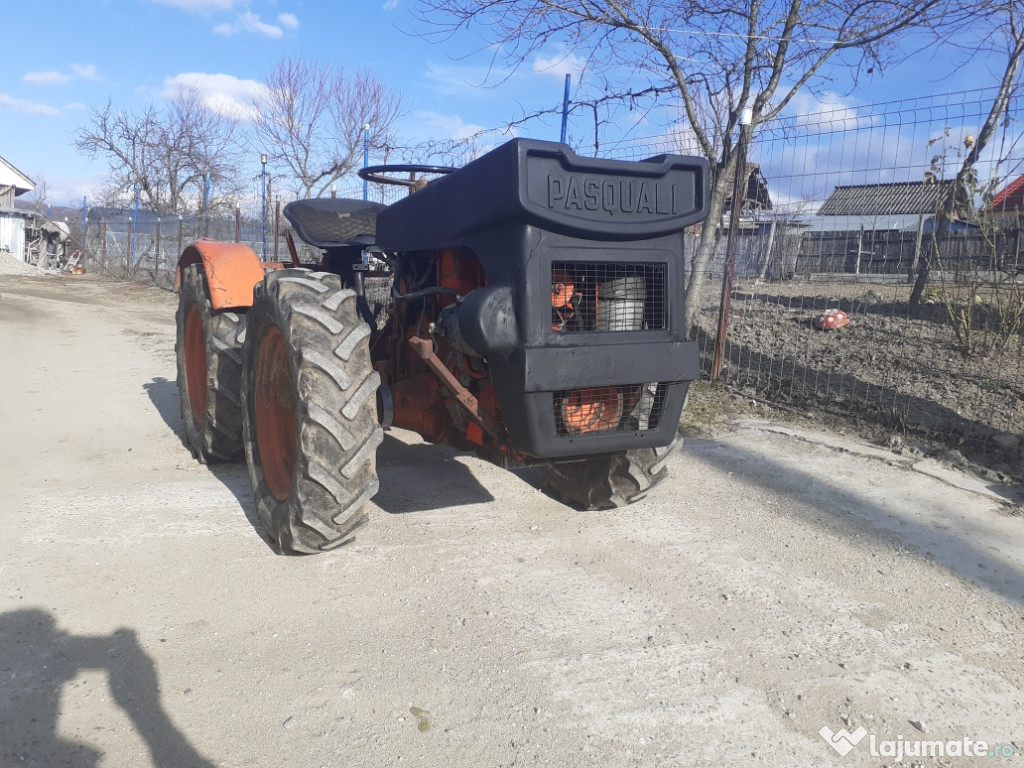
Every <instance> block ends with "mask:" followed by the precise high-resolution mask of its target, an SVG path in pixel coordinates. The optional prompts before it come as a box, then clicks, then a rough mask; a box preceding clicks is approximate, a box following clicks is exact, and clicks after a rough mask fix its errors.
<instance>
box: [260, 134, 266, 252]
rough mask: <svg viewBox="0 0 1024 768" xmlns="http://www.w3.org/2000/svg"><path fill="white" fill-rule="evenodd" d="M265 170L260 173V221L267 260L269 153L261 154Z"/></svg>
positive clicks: (261, 161)
mask: <svg viewBox="0 0 1024 768" xmlns="http://www.w3.org/2000/svg"><path fill="white" fill-rule="evenodd" d="M260 163H261V164H262V165H263V172H262V173H261V174H260V222H261V224H262V226H263V260H264V261H266V260H267V155H266V153H263V154H262V155H260Z"/></svg>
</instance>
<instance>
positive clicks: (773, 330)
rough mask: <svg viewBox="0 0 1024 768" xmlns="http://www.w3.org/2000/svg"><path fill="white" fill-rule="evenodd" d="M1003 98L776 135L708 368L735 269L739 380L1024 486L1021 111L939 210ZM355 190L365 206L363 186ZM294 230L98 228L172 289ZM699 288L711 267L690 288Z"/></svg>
mask: <svg viewBox="0 0 1024 768" xmlns="http://www.w3.org/2000/svg"><path fill="white" fill-rule="evenodd" d="M993 97H994V93H992V92H990V91H986V90H978V91H973V92H969V93H959V94H949V95H943V96H934V97H927V98H917V99H906V100H902V101H898V102H887V103H883V104H867V105H864V104H850V103H846V104H840V103H838V102H837V103H834V104H831V105H822V104H819V103H817V102H815V103H814V104H813V106H811V104H810V103H809V102H808V103H807V104H806V105H805V107H806V108H805V109H804V110H803V111H801V112H799V114H794V115H793V116H791V117H788V118H785V119H780V120H777V121H775V122H773V123H771V124H769V125H766V126H763V127H760V128H759V129H758V130H757V131H756V132H755V133H754V136H753V142H752V144H751V147H750V152H749V157H748V161H749V165H748V168H749V169H750V170H751V171H752V173H751V178H750V180H749V184H748V188H749V189H751V190H753V192H752V193H751V194H750V195H749V200H748V201H747V202H748V206H747V208H745V209H744V210H743V213H742V215H741V216H740V227H739V230H738V236H737V237H736V239H735V248H734V249H733V252H732V253H729V250H728V249H727V247H726V245H727V237H726V229H727V228H726V226H723V225H722V224H723V222H716V224H718V225H719V226H717V227H716V230H717V232H716V235H715V240H714V250H713V256H712V258H711V259H710V261H709V262H708V263H707V264H706V265H705V267H704V268H703V278H704V280H703V288H702V290H701V291H700V293H699V295H698V296H697V297H695V302H696V305H697V307H696V309H697V311H696V321H695V326H694V327H693V329H692V335H693V337H694V338H696V340H697V341H698V342H699V343H700V348H701V359H702V366H703V371H704V375H705V376H710V374H711V372H712V367H713V355H714V347H715V344H716V341H717V340H718V338H719V336H720V327H721V326H720V315H721V312H722V305H723V291H722V281H723V277H724V275H725V273H726V271H727V266H728V265H729V264H730V260H731V261H732V265H733V267H734V283H733V284H732V290H731V291H730V292H729V294H728V296H729V307H728V309H729V311H728V313H727V314H726V316H725V318H724V319H725V324H726V325H727V336H726V344H725V347H724V350H725V353H724V356H723V358H722V360H721V361H720V362H721V370H720V374H719V378H720V380H721V381H722V382H724V383H725V384H726V385H727V386H729V387H731V388H734V389H735V390H737V391H739V392H741V393H744V394H746V395H749V396H750V397H752V398H756V399H759V400H763V401H766V402H768V403H770V404H774V405H781V406H787V407H792V408H795V409H798V410H800V411H802V412H814V413H827V414H834V415H837V416H842V417H844V418H848V419H853V420H855V421H857V422H859V423H860V424H861V425H862V426H865V427H870V428H873V429H876V430H877V431H878V432H879V434H880V435H882V436H883V437H886V438H887V439H889V440H890V441H891V442H892V443H893V444H894V445H895V444H899V443H901V442H902V441H906V440H907V439H908V437H914V438H917V439H920V440H923V441H925V442H927V443H931V444H932V445H943V446H947V447H954V448H957V449H958V450H960V451H961V452H962V453H963V454H964V455H966V456H967V457H968V458H970V459H972V460H974V461H977V462H979V463H982V464H985V465H987V466H989V467H991V468H994V469H997V470H999V471H1002V472H1008V473H1012V474H1018V475H1019V474H1020V465H1021V461H1020V459H1021V455H1020V451H1021V447H1022V446H1021V441H1020V436H1021V434H1022V433H1024V370H1022V362H1021V352H1022V349H1021V328H1022V326H1024V283H1022V281H1021V280H1022V279H1021V277H1020V276H1019V272H1021V271H1024V267H1022V257H1021V243H1022V226H1021V217H1020V212H1019V210H1018V209H1019V208H1020V207H1021V206H1022V200H1024V181H1019V180H1018V179H1019V177H1020V176H1021V173H1022V168H1021V165H1022V161H1024V148H1022V147H1021V145H1020V137H1021V127H1020V126H1021V122H1020V121H1021V117H1022V111H1021V107H1022V101H1021V99H1020V98H1016V99H1014V100H1013V102H1012V103H1011V106H1010V109H1009V113H1008V115H1007V116H1006V119H1005V120H1003V121H1002V123H1001V124H1000V126H999V128H998V130H997V131H996V134H995V136H994V137H993V139H992V141H991V142H990V143H989V146H988V148H987V149H986V150H985V152H984V153H982V155H981V160H980V161H979V162H978V163H977V165H976V170H977V179H978V182H977V189H975V190H974V193H975V194H974V198H975V199H974V203H975V205H974V210H973V211H971V212H968V213H967V214H964V215H962V216H961V217H960V218H958V219H956V220H955V221H952V222H949V221H947V222H946V223H945V224H943V223H942V217H940V216H938V213H939V207H938V204H937V203H936V201H937V200H939V201H941V200H942V199H945V198H944V197H943V195H942V194H941V193H942V190H943V189H944V187H943V185H944V184H947V183H948V181H947V178H950V177H952V176H954V175H955V174H956V172H957V170H958V169H959V165H960V163H961V162H962V158H963V156H964V150H965V146H966V143H965V142H970V141H972V140H973V137H974V136H975V135H977V133H978V130H979V128H980V126H981V124H982V122H983V120H984V119H985V116H986V115H987V113H988V111H989V108H990V105H991V103H992V99H993ZM969 137H970V138H969ZM694 149H695V147H694V146H693V145H692V143H691V142H690V140H689V138H688V136H687V134H686V132H685V131H678V130H668V131H665V132H664V133H662V134H661V135H658V136H654V137H650V136H648V137H645V138H635V139H625V140H621V141H619V142H617V143H614V144H604V145H602V146H601V147H600V154H601V155H602V156H604V157H612V158H619V159H628V160H640V159H644V158H647V157H651V156H654V155H658V154H662V153H670V154H694V153H695V152H694ZM579 151H580V152H581V154H585V151H584V150H583V149H580V150H579ZM423 160H424V161H428V160H429V158H423ZM926 179H928V180H929V181H930V182H931V183H926ZM368 192H369V199H371V200H375V201H379V202H384V203H389V202H393V201H394V200H395V199H397V198H398V196H400V195H402V194H404V191H403V190H401V189H399V188H394V187H382V186H379V185H370V187H369V189H368ZM485 193H486V190H481V194H485ZM339 196H341V197H353V198H361V197H362V196H363V186H362V183H361V182H356V183H353V184H351V185H350V186H349V187H345V188H344V189H341V190H339ZM705 226H707V225H705ZM284 227H285V224H284V223H283V222H278V221H277V220H276V219H275V217H274V216H273V212H271V215H270V216H268V224H267V231H266V235H265V236H264V230H263V224H262V222H261V221H259V220H252V219H249V220H241V219H240V218H238V217H236V218H234V219H232V218H227V219H211V220H206V219H203V218H202V217H197V218H191V219H190V218H187V217H185V218H178V217H173V218H165V219H163V220H157V221H156V222H154V221H151V220H147V221H146V222H145V224H144V225H138V224H137V225H136V226H135V228H134V230H133V229H132V228H131V227H130V226H129V222H128V220H127V218H126V217H124V216H123V217H122V219H121V220H120V221H118V220H116V217H111V216H106V217H104V216H97V217H96V219H95V221H94V220H93V219H92V218H90V223H89V228H88V233H87V243H86V250H87V252H88V255H89V258H90V260H91V262H92V263H93V264H94V265H97V266H101V267H102V268H111V267H113V268H119V269H123V270H124V271H125V272H126V273H131V274H134V275H135V276H138V277H140V278H141V279H148V280H152V281H153V282H155V283H157V284H159V285H164V286H168V285H170V283H171V280H172V279H173V267H174V263H175V261H176V259H177V256H178V254H179V253H180V252H181V249H182V247H183V245H184V244H187V243H188V242H189V241H190V240H191V239H193V238H195V237H197V236H202V235H206V236H209V237H213V238H216V239H223V240H239V241H241V242H246V243H249V244H250V245H251V246H252V247H253V248H254V250H255V251H256V252H257V254H260V255H261V256H264V257H265V259H266V260H268V261H273V260H281V259H285V258H287V250H286V245H285V242H284V240H283V229H284ZM701 234H702V230H701V228H699V227H698V228H692V229H691V230H689V231H687V233H686V234H685V235H684V242H685V253H686V258H687V264H688V265H689V264H691V261H692V257H693V255H694V254H695V253H696V251H697V249H698V247H699V246H698V243H699V240H700V237H701ZM264 243H266V245H264ZM310 260H312V261H315V260H316V259H315V257H314V258H311V259H310ZM923 265H926V266H928V267H930V275H929V278H928V283H927V287H926V288H925V290H924V291H923V293H922V295H921V300H920V302H919V303H917V304H914V305H912V304H911V301H910V298H911V293H912V291H913V288H914V283H915V281H917V279H918V275H919V273H920V272H921V269H922V266H923ZM688 268H689V267H688ZM694 277H695V275H694V273H693V272H692V269H691V271H690V274H688V275H687V280H688V281H692V280H693V279H694ZM828 309H839V310H842V311H844V312H846V313H847V314H848V315H849V317H850V323H849V325H848V326H846V327H845V328H842V329H841V330H836V331H820V330H817V329H816V328H815V327H814V325H813V320H814V318H815V317H816V316H817V315H818V314H819V313H821V312H822V311H824V310H828Z"/></svg>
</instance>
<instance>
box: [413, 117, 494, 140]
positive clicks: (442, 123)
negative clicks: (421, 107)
mask: <svg viewBox="0 0 1024 768" xmlns="http://www.w3.org/2000/svg"><path fill="white" fill-rule="evenodd" d="M416 115H417V117H419V118H420V119H421V120H422V121H423V124H424V125H426V126H428V127H431V128H436V129H437V130H438V131H439V132H440V133H442V134H444V137H445V138H447V139H454V140H456V141H458V140H461V139H468V138H469V137H470V136H474V135H476V134H478V133H480V132H481V131H483V130H484V127H483V126H482V125H476V124H475V123H467V122H465V121H464V120H463V119H462V118H461V117H459V116H458V115H442V114H440V113H439V112H417V113H416Z"/></svg>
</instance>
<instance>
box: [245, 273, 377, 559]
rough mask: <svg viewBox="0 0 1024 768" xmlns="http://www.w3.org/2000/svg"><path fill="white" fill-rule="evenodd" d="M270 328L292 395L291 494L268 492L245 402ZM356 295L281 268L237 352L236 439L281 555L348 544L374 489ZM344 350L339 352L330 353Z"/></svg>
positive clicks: (371, 411)
mask: <svg viewBox="0 0 1024 768" xmlns="http://www.w3.org/2000/svg"><path fill="white" fill-rule="evenodd" d="M270 326H276V327H277V328H279V329H280V330H281V332H282V334H283V336H284V338H285V341H286V343H287V346H288V349H289V352H290V358H291V365H292V374H293V383H294V388H295V392H296V394H297V397H298V403H297V405H298V407H297V409H296V418H297V419H298V424H297V436H298V437H297V443H298V445H297V456H296V463H295V470H294V473H293V482H292V489H291V493H290V494H289V496H288V498H287V499H286V500H284V501H279V500H277V499H276V498H275V497H274V496H273V495H272V494H271V493H270V492H269V491H268V490H267V488H266V483H265V482H264V479H263V474H262V468H261V467H260V456H259V447H258V443H257V441H256V436H255V426H254V424H255V417H254V412H255V411H254V407H255V406H254V404H253V403H252V402H251V400H252V396H251V392H252V389H253V381H252V379H253V376H254V370H255V357H256V354H257V352H258V349H259V344H260V339H261V338H262V335H263V334H264V333H265V332H266V331H267V330H268V328H269V327H270ZM364 327H365V325H364V323H363V321H362V320H361V319H360V317H359V314H358V308H357V304H356V294H355V292H353V291H350V290H347V289H344V288H342V287H341V281H340V279H339V278H338V276H337V275H333V274H329V273H325V272H307V271H305V270H297V269H285V270H280V271H277V272H272V273H269V274H268V275H267V277H266V279H265V280H264V282H263V283H261V284H260V285H259V286H258V287H257V291H256V300H255V302H254V304H253V308H252V310H250V312H249V319H248V324H247V331H246V344H245V346H244V348H243V371H244V374H243V377H242V396H243V400H244V401H245V408H244V414H245V419H244V430H243V431H244V444H245V451H246V458H247V460H248V465H249V477H250V481H251V482H252V486H253V488H254V489H257V490H256V491H255V492H254V494H253V496H254V498H255V499H256V507H257V511H258V513H259V516H260V519H261V520H262V521H263V524H264V527H265V528H266V530H267V533H268V534H269V536H270V538H271V539H272V540H273V541H274V542H275V543H276V546H277V547H278V548H279V550H280V551H282V552H285V553H315V552H322V551H326V550H330V549H335V548H337V547H339V546H341V545H343V544H345V543H347V542H348V541H349V540H351V534H352V531H353V530H354V529H355V528H356V527H358V526H359V525H361V524H362V523H363V522H364V521H365V520H366V516H365V514H364V512H363V507H364V506H365V505H366V503H367V502H368V501H369V499H370V498H371V497H372V496H373V495H374V494H375V493H376V492H377V490H378V489H379V483H378V481H377V474H376V448H377V446H378V445H380V443H381V442H382V441H383V430H382V429H381V427H380V425H379V424H378V423H377V413H376V400H375V398H371V397H370V395H371V394H373V393H374V392H376V390H377V387H378V386H379V385H380V377H379V375H378V374H377V372H376V371H375V370H373V366H372V364H371V362H370V353H369V344H368V343H367V342H366V341H365V339H366V337H367V336H368V334H361V333H360V329H362V328H364ZM338 348H346V349H348V350H349V355H348V356H347V357H342V356H340V355H338V354H337V353H336V352H335V350H337V349H338Z"/></svg>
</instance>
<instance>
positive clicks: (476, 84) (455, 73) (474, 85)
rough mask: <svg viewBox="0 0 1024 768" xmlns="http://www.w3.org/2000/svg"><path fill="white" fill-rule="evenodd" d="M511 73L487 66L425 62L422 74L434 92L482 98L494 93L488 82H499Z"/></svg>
mask: <svg viewBox="0 0 1024 768" xmlns="http://www.w3.org/2000/svg"><path fill="white" fill-rule="evenodd" d="M511 74H512V73H511V72H510V71H509V70H504V69H499V68H497V67H495V68H490V67H487V66H477V65H471V66H460V65H447V66H441V65H438V64H434V63H433V62H427V68H426V71H425V72H424V75H425V76H426V78H427V79H428V80H430V81H431V83H432V85H431V88H430V89H431V90H432V91H434V92H435V93H439V94H443V95H454V96H468V95H472V96H474V97H477V98H484V97H487V96H489V95H493V94H494V93H495V91H494V89H493V88H490V87H488V84H490V83H500V82H502V81H503V80H505V79H506V78H507V77H509V76H510V75H511Z"/></svg>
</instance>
